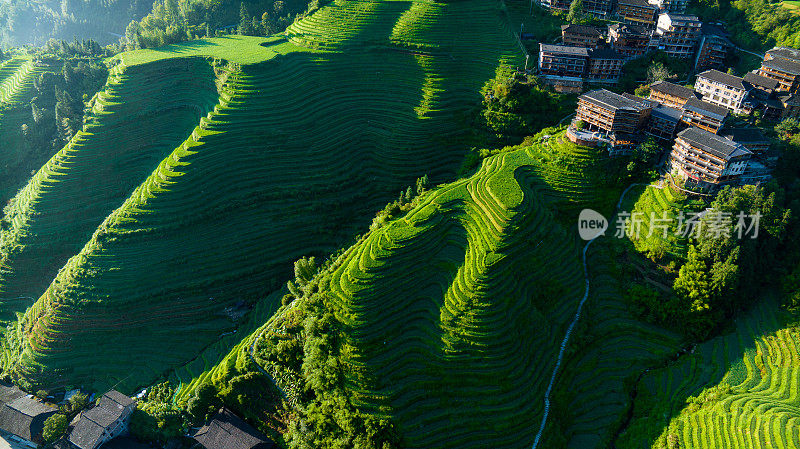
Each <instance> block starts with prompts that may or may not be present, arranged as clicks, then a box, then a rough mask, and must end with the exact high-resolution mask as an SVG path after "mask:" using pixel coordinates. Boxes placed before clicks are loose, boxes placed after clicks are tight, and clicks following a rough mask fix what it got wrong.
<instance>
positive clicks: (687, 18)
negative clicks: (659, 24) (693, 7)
mask: <svg viewBox="0 0 800 449" xmlns="http://www.w3.org/2000/svg"><path fill="white" fill-rule="evenodd" d="M664 14H666V15H667V16H669V18H670V19H671V20H673V21H675V20H677V21H680V22H699V21H700V18H699V17H697V16H695V15H692V14H673V13H664ZM664 14H662V15H664Z"/></svg>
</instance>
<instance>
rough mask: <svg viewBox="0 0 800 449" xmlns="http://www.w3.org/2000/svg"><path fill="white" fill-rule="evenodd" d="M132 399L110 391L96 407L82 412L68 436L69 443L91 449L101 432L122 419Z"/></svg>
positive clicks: (100, 436) (81, 448)
mask: <svg viewBox="0 0 800 449" xmlns="http://www.w3.org/2000/svg"><path fill="white" fill-rule="evenodd" d="M133 403H134V402H133V399H131V398H129V397H127V396H125V395H124V394H122V393H120V392H118V391H116V390H111V391H109V392H108V393H106V394H104V395H103V396H102V397H100V399H98V401H97V405H95V406H94V407H93V408H91V409H89V410H86V411H84V412H83V413H81V415H80V420H79V421H78V422H77V423H76V424H75V428H74V429H72V432H71V433H70V435H69V441H70V442H71V443H72V444H74V445H75V446H77V447H79V448H80V449H93V448H94V447H96V446H97V443H98V441H99V440H100V439H101V438H102V436H103V431H104V430H105V429H107V428H109V427H111V425H112V424H114V423H115V422H116V421H117V420H119V419H120V418H123V415H124V414H125V410H126V407H128V406H129V405H132V404H133Z"/></svg>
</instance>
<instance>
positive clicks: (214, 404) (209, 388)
mask: <svg viewBox="0 0 800 449" xmlns="http://www.w3.org/2000/svg"><path fill="white" fill-rule="evenodd" d="M186 405H187V411H188V412H189V414H190V415H192V418H194V420H195V423H201V422H204V421H205V420H206V419H207V418H208V415H209V414H211V413H212V412H213V411H214V410H216V409H217V408H218V407H219V405H220V401H219V398H218V397H217V389H216V388H215V387H214V385H212V384H210V383H208V382H204V383H202V384H200V386H198V387H197V389H196V390H195V391H194V395H193V396H192V398H191V399H189V401H188V402H187V404H186Z"/></svg>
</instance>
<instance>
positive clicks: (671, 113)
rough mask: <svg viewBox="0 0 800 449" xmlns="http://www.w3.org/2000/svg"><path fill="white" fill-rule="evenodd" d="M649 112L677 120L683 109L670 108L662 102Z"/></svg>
mask: <svg viewBox="0 0 800 449" xmlns="http://www.w3.org/2000/svg"><path fill="white" fill-rule="evenodd" d="M651 114H652V115H654V116H658V117H662V118H665V119H669V120H670V121H674V122H677V121H678V120H680V119H681V115H682V114H683V111H681V110H680V109H675V108H671V107H669V106H664V105H663V104H659V105H657V106H656V107H654V108H653V112H652V113H651Z"/></svg>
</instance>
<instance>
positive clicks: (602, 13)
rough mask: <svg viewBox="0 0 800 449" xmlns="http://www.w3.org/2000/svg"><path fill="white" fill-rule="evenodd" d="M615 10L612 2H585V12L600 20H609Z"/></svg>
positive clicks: (600, 0)
mask: <svg viewBox="0 0 800 449" xmlns="http://www.w3.org/2000/svg"><path fill="white" fill-rule="evenodd" d="M613 9H614V5H613V4H612V0H583V10H584V11H586V12H587V13H589V14H591V15H593V16H594V17H597V18H598V19H607V18H608V17H609V16H610V15H611V11H612V10H613Z"/></svg>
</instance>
